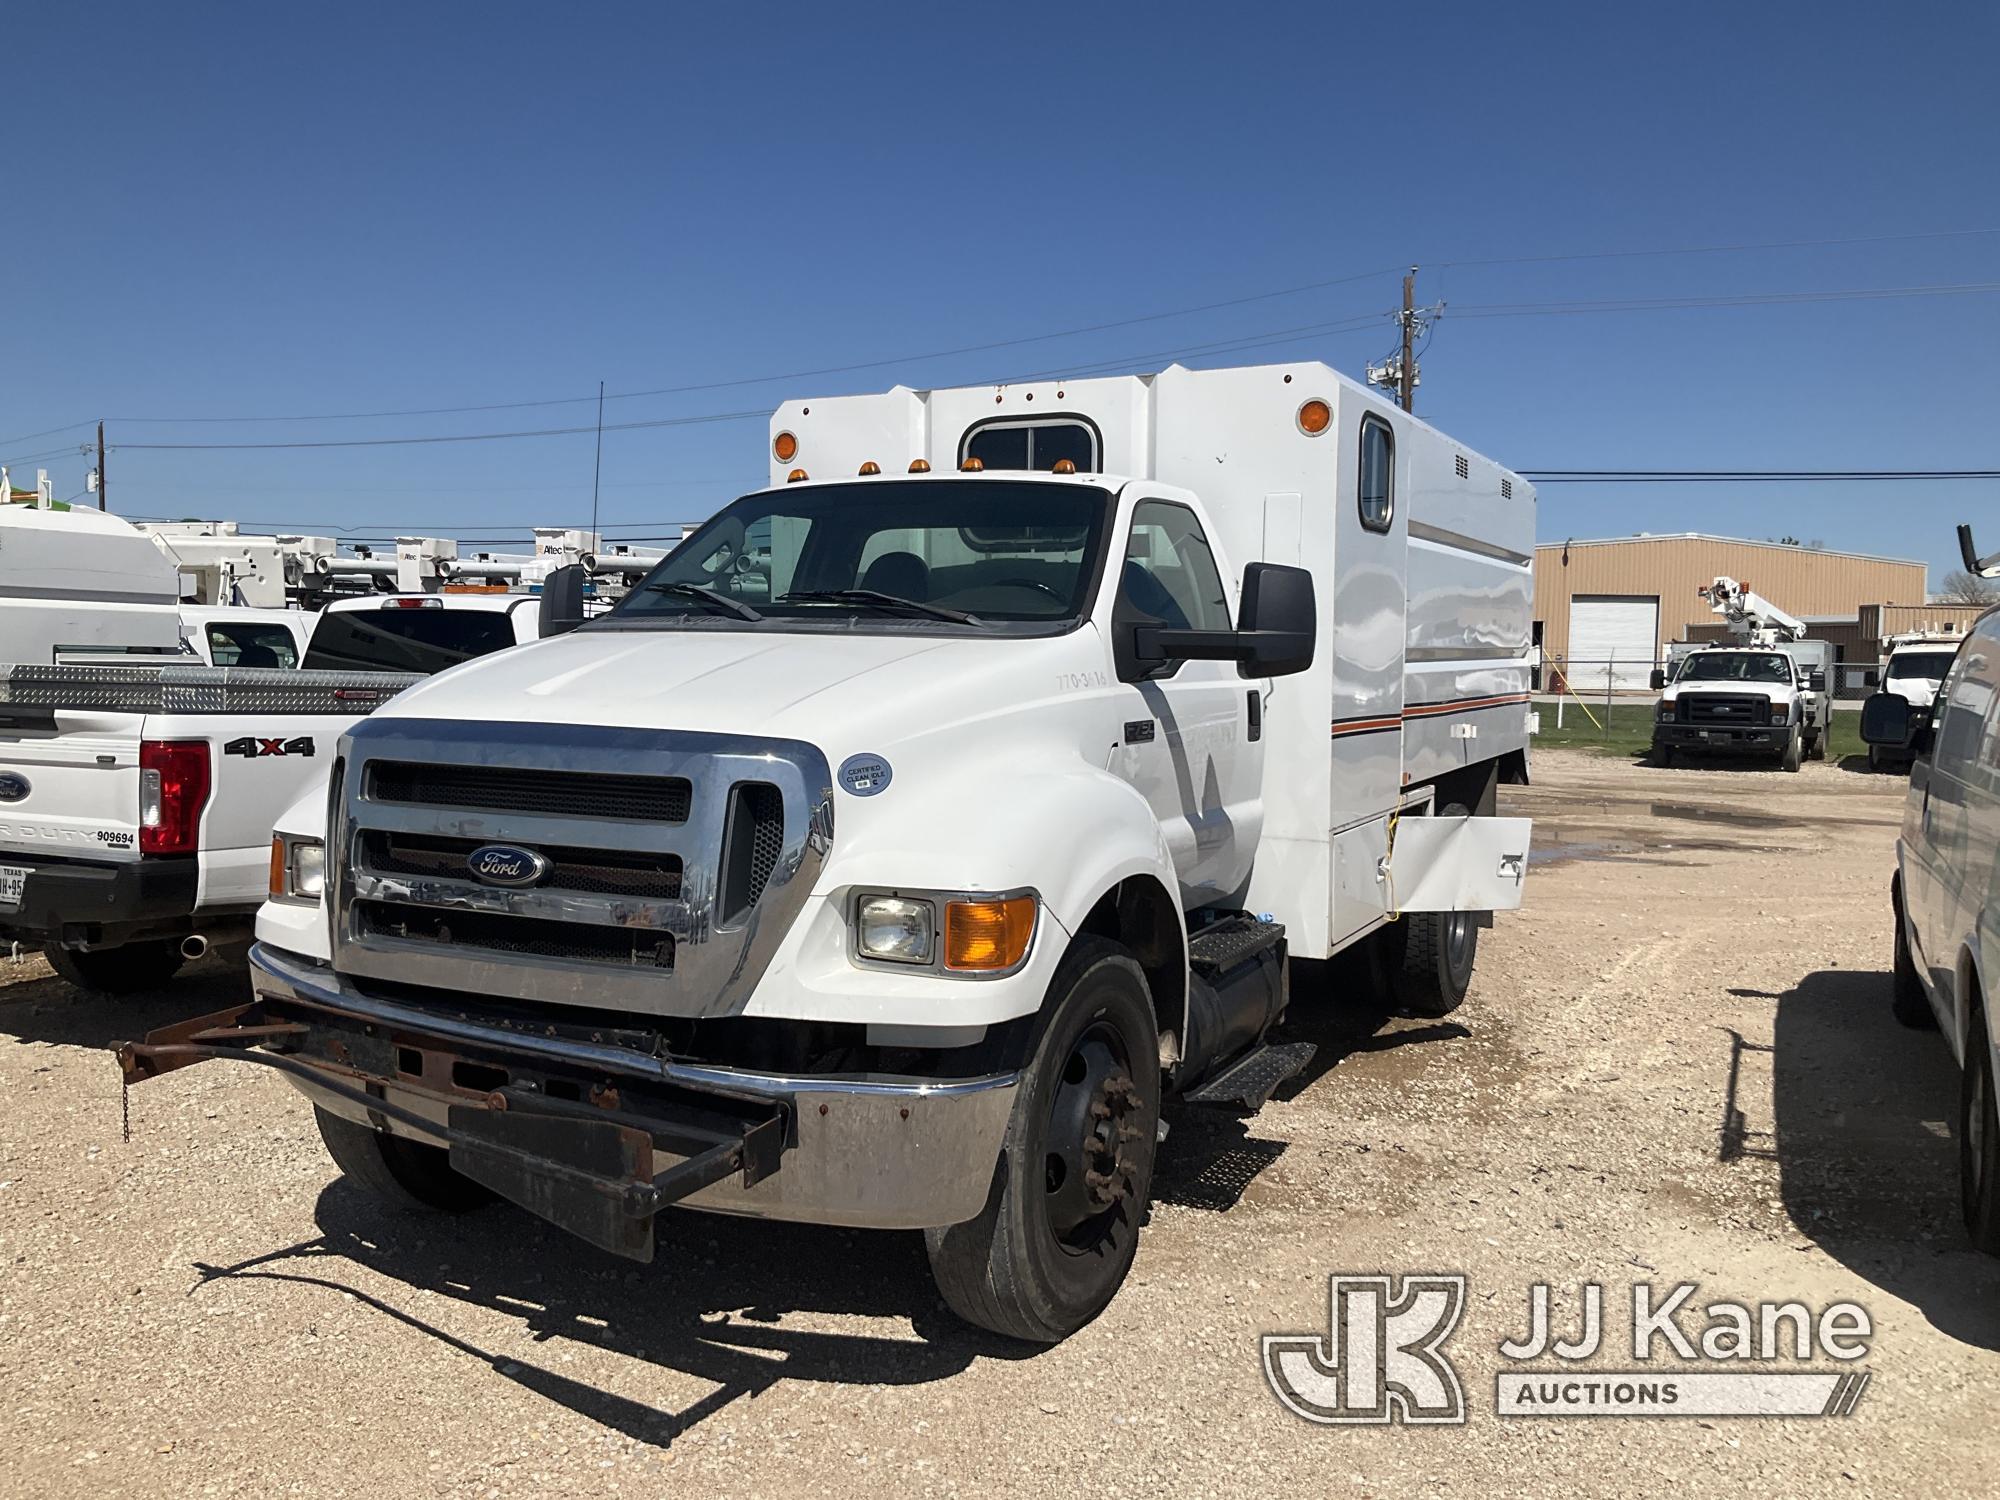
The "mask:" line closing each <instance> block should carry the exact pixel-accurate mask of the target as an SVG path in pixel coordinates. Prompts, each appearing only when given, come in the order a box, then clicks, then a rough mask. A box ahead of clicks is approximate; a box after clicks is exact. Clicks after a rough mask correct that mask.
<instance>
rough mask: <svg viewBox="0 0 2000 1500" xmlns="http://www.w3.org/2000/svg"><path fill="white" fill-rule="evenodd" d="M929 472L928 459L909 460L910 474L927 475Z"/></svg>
mask: <svg viewBox="0 0 2000 1500" xmlns="http://www.w3.org/2000/svg"><path fill="white" fill-rule="evenodd" d="M930 471H931V463H930V460H929V459H927V458H913V459H911V460H910V472H911V473H912V474H928V473H930Z"/></svg>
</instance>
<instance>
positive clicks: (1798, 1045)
mask: <svg viewBox="0 0 2000 1500" xmlns="http://www.w3.org/2000/svg"><path fill="white" fill-rule="evenodd" d="M1889 983H1890V979H1889V975H1888V974H1887V973H1863V972H1855V971H1852V970H1820V971H1818V972H1815V973H1811V974H1808V975H1806V976H1805V977H1804V978H1803V979H1801V980H1800V981H1799V982H1798V984H1797V985H1795V986H1794V987H1793V988H1791V989H1789V990H1786V991H1785V992H1784V993H1783V994H1782V995H1778V996H1776V997H1775V998H1776V1000H1777V1004H1778V1011H1777V1017H1776V1023H1775V1027H1774V1031H1773V1042H1772V1046H1771V1048H1770V1061H1769V1066H1770V1068H1771V1080H1772V1082H1771V1096H1772V1113H1771V1129H1770V1131H1769V1133H1768V1137H1765V1136H1763V1135H1761V1134H1760V1132H1759V1131H1758V1130H1757V1129H1756V1123H1757V1122H1756V1121H1755V1120H1754V1119H1751V1118H1747V1117H1746V1116H1754V1115H1755V1114H1756V1113H1758V1111H1757V1110H1756V1109H1755V1106H1754V1105H1748V1104H1746V1103H1745V1102H1744V1100H1743V1099H1742V1098H1740V1097H1739V1096H1738V1094H1737V1090H1736V1088H1735V1085H1736V1082H1737V1080H1738V1078H1739V1077H1740V1075H1741V1073H1742V1072H1743V1071H1745V1070H1748V1069H1752V1068H1755V1067H1757V1066H1758V1065H1759V1062H1760V1060H1759V1059H1758V1058H1757V1057H1756V1056H1755V1053H1756V1052H1757V1051H1758V1050H1760V1049H1758V1048H1756V1046H1755V1045H1754V1044H1747V1043H1744V1044H1741V1045H1739V1046H1737V1047H1735V1048H1733V1049H1732V1065H1731V1068H1730V1074H1729V1077H1730V1091H1729V1097H1728V1098H1727V1099H1726V1100H1725V1102H1724V1109H1723V1119H1722V1123H1721V1137H1720V1149H1719V1153H1718V1154H1719V1155H1720V1157H1721V1159H1722V1160H1724V1161H1730V1160H1736V1159H1742V1158H1757V1157H1769V1158H1771V1159H1773V1160H1775V1162H1776V1163H1777V1168H1778V1172H1779V1178H1780V1193H1781V1198H1782V1201H1783V1203H1784V1207H1785V1211H1786V1213H1787V1214H1788V1215H1789V1216H1790V1218H1791V1220H1792V1223H1793V1225H1794V1226H1795V1227H1796V1228H1797V1229H1798V1231H1799V1232H1800V1233H1801V1234H1803V1235H1805V1236H1807V1237H1808V1238H1809V1239H1811V1240H1812V1241H1814V1242H1815V1243H1816V1244H1818V1245H1819V1246H1820V1247H1821V1248H1822V1249H1823V1250H1825V1251H1826V1252H1827V1253H1828V1254H1829V1255H1831V1256H1833V1257H1834V1259H1836V1260H1838V1261H1839V1262H1840V1263H1841V1264H1842V1265H1844V1266H1845V1267H1847V1268H1848V1269H1849V1270H1850V1271H1853V1272H1854V1273H1855V1274H1857V1275H1859V1276H1862V1277H1864V1278H1866V1279H1867V1280H1868V1281H1869V1282H1871V1283H1872V1284H1873V1285H1875V1286H1877V1287H1880V1288H1881V1289H1882V1290H1883V1291H1886V1292H1889V1293H1891V1294H1892V1295H1894V1296H1896V1297H1899V1298H1901V1299H1903V1300H1904V1301H1906V1302H1910V1303H1912V1304H1914V1305H1915V1306H1916V1307H1918V1308H1920V1309H1921V1310H1922V1311H1923V1314H1924V1316H1925V1317H1926V1318H1927V1319H1928V1320H1929V1321H1930V1322H1931V1324H1932V1325H1933V1326H1934V1327H1936V1328H1937V1329H1938V1330H1939V1331H1940V1332H1942V1333H1945V1334H1948V1335H1950V1336H1951V1337H1953V1338H1956V1339H1959V1340H1962V1341H1963V1342H1965V1343H1968V1344H1972V1345H1975V1346H1977V1347H1980V1348H1985V1349H2000V1261H1996V1260H1994V1259H1992V1258H1990V1257H1987V1256H1983V1255H1980V1254H1979V1253H1978V1252H1976V1251H1975V1250H1973V1249H1972V1248H1971V1246H1970V1244H1969V1243H1968V1242H1967V1240H1966V1236H1965V1229H1964V1226H1963V1224H1962V1222H1961V1220H1960V1216H1959V1197H1958V1143H1957V1141H1956V1140H1955V1139H1954V1133H1955V1131H1956V1129H1957V1121H1958V1070H1957V1068H1956V1066H1955V1065H1954V1063H1953V1061H1952V1057H1951V1050H1950V1048H1949V1047H1948V1046H1947V1045H1946V1044H1945V1042H1944V1040H1943V1039H1942V1038H1941V1037H1939V1036H1938V1034H1937V1033H1935V1032H1928V1031H1926V1032H1917V1031H1909V1030H1905V1029H1904V1028H1903V1027H1901V1026H1898V1025H1897V1024H1896V1022H1895V1020H1894V1019H1893V1018H1892V1017H1891V1015H1890V1013H1889ZM1738 993H1740V994H1746V995H1748V994H1753V993H1754V992H1749V991H1739V992H1738ZM1738 1041H1739V1043H1740V1042H1741V1039H1740V1038H1738Z"/></svg>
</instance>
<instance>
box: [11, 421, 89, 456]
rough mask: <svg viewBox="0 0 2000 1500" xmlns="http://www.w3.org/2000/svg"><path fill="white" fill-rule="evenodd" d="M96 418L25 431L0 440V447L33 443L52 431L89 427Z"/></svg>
mask: <svg viewBox="0 0 2000 1500" xmlns="http://www.w3.org/2000/svg"><path fill="white" fill-rule="evenodd" d="M96 420H97V418H95V417H89V418H86V419H85V420H84V421H81V422H65V423H63V425H62V426H60V427H44V428H43V429H42V430H41V431H40V432H28V433H23V434H22V435H21V436H20V437H11V438H8V439H6V440H5V441H4V442H0V448H5V447H6V446H7V445H8V444H9V443H31V442H33V441H34V440H35V439H36V438H38V437H47V436H48V435H49V434H50V433H52V432H68V431H70V430H71V429H72V428H76V427H88V426H89V425H90V424H91V423H92V422H95V421H96Z"/></svg>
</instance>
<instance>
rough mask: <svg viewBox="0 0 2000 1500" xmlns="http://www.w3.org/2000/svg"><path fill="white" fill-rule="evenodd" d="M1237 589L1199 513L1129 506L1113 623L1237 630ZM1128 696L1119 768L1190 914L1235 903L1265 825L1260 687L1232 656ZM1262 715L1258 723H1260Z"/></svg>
mask: <svg viewBox="0 0 2000 1500" xmlns="http://www.w3.org/2000/svg"><path fill="white" fill-rule="evenodd" d="M1229 592H1230V591H1229V590H1228V589H1227V587H1226V586H1225V585H1224V583H1223V580H1222V570H1221V567H1220V566H1219V564H1218V562H1217V560H1216V556H1215V552H1214V549H1213V548H1212V547H1211V546H1210V545H1209V541H1208V537H1207V534H1206V533H1205V532H1204V531H1203V529H1202V525H1201V521H1200V518H1199V517H1197V516H1196V515H1195V513H1194V511H1193V510H1191V509H1190V508H1189V507H1187V506H1186V505H1183V504H1182V503H1180V502H1179V501H1177V500H1166V499H1146V498H1141V499H1140V500H1139V502H1138V504H1137V505H1135V506H1134V507H1133V510H1132V524H1131V528H1130V530H1129V532H1128V533H1127V541H1126V548H1125V558H1124V561H1123V563H1122V564H1121V566H1120V569H1119V575H1118V593H1117V597H1116V601H1115V603H1114V605H1113V613H1112V620H1113V626H1114V629H1116V628H1122V627H1127V626H1130V625H1132V624H1134V623H1146V622H1157V623H1160V624H1164V625H1167V626H1169V627H1171V628H1174V629H1193V630H1230V629H1233V628H1235V623H1236V622H1235V619H1234V617H1233V615H1232V613H1231V610H1230V605H1229ZM1139 670H1142V671H1144V675H1143V676H1141V677H1140V678H1139V679H1138V680H1137V681H1132V682H1127V683H1125V684H1123V687H1122V690H1121V693H1120V695H1119V697H1120V702H1121V705H1122V715H1123V719H1124V724H1123V726H1122V729H1123V732H1122V735H1121V739H1120V746H1119V749H1118V751H1117V754H1116V757H1115V763H1116V767H1117V769H1118V771H1119V773H1120V774H1121V775H1123V776H1124V777H1125V779H1126V780H1128V781H1130V782H1131V783H1132V784H1133V785H1134V786H1135V787H1137V788H1138V789H1139V791H1140V792H1141V793H1143V794H1144V796H1145V797H1146V800H1147V801H1148V802H1149V803H1151V804H1152V807H1153V814H1154V816H1155V817H1156V818H1158V819H1159V823H1160V828H1161V831H1162V832H1163V833H1164V834H1165V836H1166V840H1167V847H1168V848H1169V849H1170V850H1171V851H1172V854H1173V859H1174V869H1175V872H1176V873H1177V874H1178V875H1179V877H1180V885H1181V898H1182V901H1183V903H1184V904H1185V905H1186V906H1187V907H1189V908H1190V909H1192V908H1194V907H1197V906H1213V905H1227V904H1230V902H1231V901H1232V899H1233V898H1234V897H1235V895H1236V894H1237V893H1239V892H1240V891H1241V890H1242V888H1243V886H1244V884H1245V883H1246V882H1247V881H1248V879H1249V875H1250V863H1251V855H1252V853H1253V852H1254V851H1255V849H1256V847H1257V839H1258V836H1259V834H1260V833H1261V831H1262V827H1263V821H1264V809H1263V802H1262V799H1261V788H1262V785H1263V749H1264V747H1263V743H1262V741H1261V738H1260V739H1258V740H1252V739H1251V729H1252V722H1253V714H1256V715H1261V704H1259V705H1258V707H1256V708H1253V707H1252V701H1253V699H1255V698H1256V697H1257V693H1258V689H1259V688H1260V686H1261V684H1259V683H1257V682H1254V681H1250V680H1247V679H1245V678H1244V677H1242V676H1240V675H1239V674H1238V672H1237V670H1236V664H1235V663H1234V662H1226V661H1174V662H1163V663H1159V664H1157V665H1154V666H1152V667H1151V669H1150V670H1146V669H1144V668H1143V667H1142V668H1140V669H1139ZM1259 722H1261V721H1259Z"/></svg>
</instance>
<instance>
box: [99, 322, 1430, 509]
mask: <svg viewBox="0 0 2000 1500" xmlns="http://www.w3.org/2000/svg"><path fill="white" fill-rule="evenodd" d="M1407 290H1408V286H1407V283H1406V284H1405V291H1406V293H1407ZM1409 300H1410V299H1409V297H1408V296H1407V295H1405V296H1404V298H1403V301H1404V302H1405V303H1407V302H1408V301H1409ZM97 508H98V509H99V510H103V509H104V423H103V422H102V421H100V422H99V423H98V424H97Z"/></svg>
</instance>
